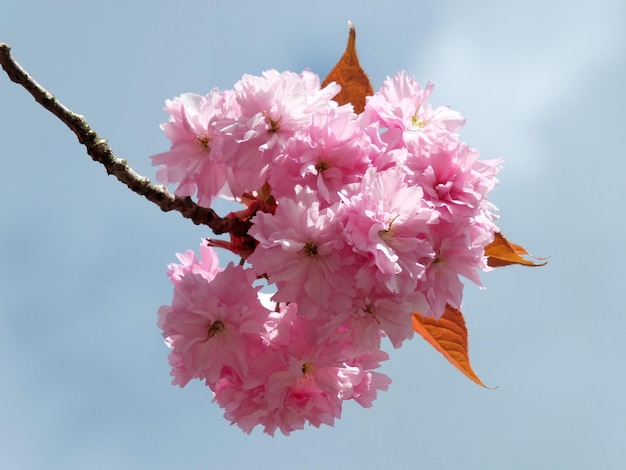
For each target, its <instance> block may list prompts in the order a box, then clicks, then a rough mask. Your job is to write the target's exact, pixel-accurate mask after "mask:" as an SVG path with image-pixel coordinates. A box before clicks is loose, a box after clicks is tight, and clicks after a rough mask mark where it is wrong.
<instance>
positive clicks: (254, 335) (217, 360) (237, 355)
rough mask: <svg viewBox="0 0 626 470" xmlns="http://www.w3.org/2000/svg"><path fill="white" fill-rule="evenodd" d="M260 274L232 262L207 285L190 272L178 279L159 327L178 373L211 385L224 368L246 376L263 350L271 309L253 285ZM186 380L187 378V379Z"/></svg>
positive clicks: (163, 310)
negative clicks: (252, 360) (253, 356)
mask: <svg viewBox="0 0 626 470" xmlns="http://www.w3.org/2000/svg"><path fill="white" fill-rule="evenodd" d="M254 279H255V276H254V275H253V273H252V272H250V271H249V270H244V269H243V268H241V267H239V266H238V267H235V266H233V265H232V264H231V265H229V266H228V267H226V269H224V271H221V272H219V273H217V275H216V276H215V278H214V279H212V280H211V281H207V279H205V278H204V277H202V276H201V275H200V274H195V273H187V274H185V275H184V276H183V277H181V278H180V279H179V280H178V283H177V284H176V285H175V289H174V299H173V301H172V305H171V307H170V306H165V307H162V308H161V309H160V310H159V322H158V325H159V327H160V328H162V330H163V336H164V337H165V338H167V340H168V343H169V345H170V346H171V347H172V348H173V353H174V354H175V355H177V356H178V357H177V358H176V360H175V361H173V362H175V364H176V370H178V371H181V372H182V373H183V375H185V378H186V374H187V373H189V372H191V373H193V374H194V376H195V377H198V378H202V379H206V380H207V381H209V382H215V381H217V380H219V377H220V374H221V372H222V369H223V368H224V367H229V368H231V369H232V370H233V371H234V373H236V374H239V375H241V376H243V375H245V374H246V373H247V372H248V367H249V364H248V359H249V356H250V355H251V354H253V353H254V352H255V351H256V350H258V349H259V348H260V347H261V334H262V333H263V332H264V326H263V324H264V322H265V319H266V318H267V311H266V310H265V308H263V307H262V306H261V304H260V303H259V301H258V299H257V295H256V291H257V290H258V288H254V287H252V282H253V281H254ZM181 381H184V378H183V379H181Z"/></svg>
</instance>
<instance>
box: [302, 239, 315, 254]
mask: <svg viewBox="0 0 626 470" xmlns="http://www.w3.org/2000/svg"><path fill="white" fill-rule="evenodd" d="M302 251H304V254H305V255H307V256H311V257H315V256H317V245H316V244H315V242H313V241H308V242H306V243H305V244H304V247H302Z"/></svg>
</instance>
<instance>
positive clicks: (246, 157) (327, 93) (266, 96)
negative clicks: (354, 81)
mask: <svg viewBox="0 0 626 470" xmlns="http://www.w3.org/2000/svg"><path fill="white" fill-rule="evenodd" d="M339 89H340V88H339V86H338V85H336V84H331V85H329V86H327V87H326V88H324V89H320V82H319V77H318V76H317V75H315V74H313V73H311V72H308V71H305V72H303V73H302V74H300V75H297V74H295V73H292V72H283V73H278V72H277V71H276V70H268V71H266V72H263V76H261V77H257V76H252V75H244V76H243V78H242V79H241V80H240V81H239V82H238V83H237V84H235V95H236V98H237V103H238V105H239V109H240V116H239V117H238V118H237V120H236V121H234V122H233V123H232V124H231V125H229V126H225V127H224V128H223V129H222V130H221V132H222V133H223V135H224V136H225V141H226V143H225V145H224V147H223V158H224V162H225V163H226V164H227V165H228V167H229V168H230V170H231V171H232V178H231V179H230V186H231V188H232V190H233V192H234V193H235V194H236V195H237V194H241V193H243V192H244V191H253V190H257V189H259V188H260V187H261V186H262V185H263V183H264V182H265V179H266V178H267V175H268V172H269V170H270V166H269V165H270V164H271V163H272V161H273V159H274V158H275V157H276V156H277V155H278V154H280V153H281V152H282V151H283V148H284V146H285V144H286V142H287V140H288V139H289V138H290V137H291V136H293V135H294V133H295V132H296V131H297V130H298V129H300V128H301V127H303V126H305V125H306V124H307V123H308V122H309V120H310V118H311V115H312V114H314V113H315V112H317V111H319V110H322V109H324V108H326V107H328V106H330V105H331V103H333V102H331V98H332V97H333V96H334V95H336V94H337V93H338V91H339ZM334 106H336V104H334Z"/></svg>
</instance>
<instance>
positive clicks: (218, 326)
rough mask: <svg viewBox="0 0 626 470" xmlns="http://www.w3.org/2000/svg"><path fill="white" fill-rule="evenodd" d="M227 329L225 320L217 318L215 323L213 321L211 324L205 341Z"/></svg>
mask: <svg viewBox="0 0 626 470" xmlns="http://www.w3.org/2000/svg"><path fill="white" fill-rule="evenodd" d="M225 329H226V325H224V322H223V321H222V320H215V321H214V322H213V323H211V326H209V331H208V332H207V337H206V339H205V340H204V341H203V343H204V342H207V341H208V340H209V339H211V338H213V336H215V335H216V334H217V333H219V332H221V331H224V330H225Z"/></svg>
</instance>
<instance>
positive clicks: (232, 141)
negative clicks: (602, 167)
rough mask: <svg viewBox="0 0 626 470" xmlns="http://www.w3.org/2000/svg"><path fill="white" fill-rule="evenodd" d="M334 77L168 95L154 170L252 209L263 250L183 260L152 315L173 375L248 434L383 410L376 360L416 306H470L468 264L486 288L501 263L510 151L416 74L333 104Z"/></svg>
mask: <svg viewBox="0 0 626 470" xmlns="http://www.w3.org/2000/svg"><path fill="white" fill-rule="evenodd" d="M339 89H340V87H339V85H336V84H334V83H333V84H330V85H329V86H327V87H325V88H323V89H322V88H321V87H320V82H319V78H318V77H317V76H316V75H314V74H313V73H311V72H308V71H305V72H303V73H302V74H300V75H298V74H294V73H291V72H284V73H278V72H276V71H268V72H265V73H264V74H263V75H262V76H260V77H258V76H250V75H245V76H244V77H243V78H242V79H241V80H240V81H239V82H238V83H237V84H236V85H235V87H234V90H227V91H219V90H213V91H211V92H210V93H209V94H208V95H206V96H199V95H195V94H185V95H182V96H180V97H178V98H176V99H174V100H172V101H167V104H166V107H165V111H166V112H168V113H169V114H170V115H171V116H170V120H169V122H168V123H166V124H164V125H163V129H164V131H165V133H166V135H167V137H168V138H169V139H170V140H171V142H172V146H171V149H170V150H169V151H167V152H163V153H160V154H158V155H155V156H153V157H152V158H153V163H154V164H155V165H159V166H160V168H159V170H158V173H157V177H158V179H159V180H160V181H161V182H162V183H165V184H176V185H178V186H177V188H176V191H175V192H176V194H178V195H182V196H192V197H195V198H196V199H197V201H198V203H199V204H201V205H204V206H207V207H208V206H210V204H211V203H212V202H213V200H214V199H215V198H216V197H223V198H227V199H230V200H235V201H239V202H242V203H244V204H245V205H247V206H248V208H250V207H253V208H254V210H253V212H250V211H248V212H247V213H246V216H247V217H251V218H250V219H249V220H250V222H251V224H252V225H251V227H250V229H249V231H248V236H250V237H252V238H253V240H254V244H253V248H252V249H248V250H238V248H237V246H238V245H237V244H232V245H230V247H231V249H232V250H233V251H235V252H236V253H238V254H239V255H240V256H241V258H242V263H241V264H240V265H239V266H235V265H233V264H230V265H228V266H227V267H226V268H223V269H221V268H219V265H218V261H217V257H216V254H215V251H214V250H213V248H211V247H210V246H208V245H209V244H210V243H203V244H202V245H201V247H200V257H196V255H195V254H194V253H193V252H191V251H188V252H186V253H185V254H183V255H178V258H179V260H180V264H172V265H170V267H169V277H170V279H171V281H172V282H173V284H174V298H173V301H172V304H171V306H163V307H161V309H160V310H159V321H158V324H159V327H160V328H161V329H162V330H163V336H164V337H165V338H166V342H167V344H168V345H169V346H170V347H171V348H172V349H171V352H170V356H169V361H170V364H171V366H172V375H173V377H174V380H173V383H175V384H178V385H180V386H181V387H182V386H184V385H186V384H187V383H188V382H189V381H190V380H191V379H194V378H197V379H200V380H204V381H205V382H206V384H207V386H208V387H209V388H210V389H211V390H212V391H213V393H214V401H216V402H217V403H218V404H219V405H220V406H221V407H223V408H224V410H225V417H226V418H227V419H229V420H230V421H231V422H232V423H236V424H237V425H238V426H240V427H241V429H243V430H244V431H245V432H248V433H249V432H251V431H252V429H253V428H254V427H255V426H256V425H262V426H263V427H264V431H265V432H267V433H269V434H272V435H273V434H274V432H275V431H276V429H280V431H281V432H283V433H284V434H288V433H290V432H291V431H293V430H295V429H301V428H303V426H304V424H305V423H306V422H309V423H310V424H313V425H314V426H319V425H320V424H322V423H323V424H328V425H332V424H333V423H334V419H335V418H339V417H340V414H341V407H342V402H343V400H348V399H354V400H356V401H357V402H358V403H360V404H361V405H362V406H365V407H369V406H371V404H372V401H373V400H374V399H375V398H376V394H377V392H378V391H379V390H386V389H387V387H388V385H389V383H390V380H389V378H388V377H387V376H385V375H383V374H380V373H377V372H374V371H373V370H374V369H376V368H377V367H379V365H380V362H381V361H383V360H385V359H387V357H388V356H387V354H386V353H385V352H384V351H382V350H381V339H382V338H384V337H387V338H388V339H389V340H390V342H391V344H392V345H393V347H396V348H397V347H399V346H400V345H401V344H402V342H403V341H404V340H406V339H410V338H411V337H412V336H413V328H412V315H413V312H419V313H420V314H422V315H424V316H432V317H435V318H438V317H439V316H441V315H442V314H443V312H444V309H445V307H446V304H450V305H451V306H453V307H455V308H460V307H461V298H462V292H463V284H462V282H461V280H460V276H463V277H465V278H467V279H469V280H471V281H473V282H475V283H476V284H478V285H480V280H479V275H478V273H479V271H481V270H482V271H487V270H489V267H488V265H487V258H486V257H485V255H484V248H485V246H486V245H487V244H488V243H490V242H491V241H492V240H493V237H494V232H495V231H497V230H498V229H497V227H496V225H495V223H494V220H495V215H494V214H493V210H494V207H493V205H492V204H490V203H489V202H488V200H487V193H488V192H489V190H491V189H492V188H493V187H494V185H495V184H496V183H497V180H496V177H495V175H496V173H497V172H498V170H499V164H500V162H499V161H498V160H490V161H485V160H479V154H478V152H477V151H476V150H474V149H472V148H471V147H469V146H468V145H467V144H465V143H463V142H461V141H460V140H459V136H458V133H457V132H458V131H459V130H460V129H461V127H462V126H463V125H464V122H465V120H464V119H463V117H462V116H461V115H460V114H459V113H458V112H456V111H453V110H451V109H450V108H448V107H437V108H433V107H432V106H431V105H430V104H429V103H428V102H427V100H428V98H429V96H430V94H431V92H432V90H433V85H432V84H431V83H429V84H428V85H426V87H425V88H422V87H421V86H420V85H419V84H418V83H417V82H416V81H415V80H414V79H413V78H412V77H410V76H408V75H407V74H406V73H404V72H401V73H398V74H396V75H395V76H394V77H393V78H389V79H387V80H386V81H385V82H384V83H383V85H382V87H381V89H380V91H378V92H377V93H375V94H374V95H373V96H371V97H368V98H367V102H366V106H365V110H364V111H363V112H362V113H360V114H358V115H357V114H355V113H354V110H353V107H352V106H351V105H343V106H339V105H338V104H337V103H336V102H335V101H333V100H332V99H333V97H334V96H335V95H336V94H337V92H338V91H339ZM261 188H263V189H261ZM255 200H256V201H257V202H259V201H261V200H262V202H263V204H256V205H252V204H251V201H255ZM212 244H213V245H228V244H226V243H225V242H213V243H212ZM263 288H265V290H273V293H272V294H265V293H263V292H261V290H262V289H263Z"/></svg>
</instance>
